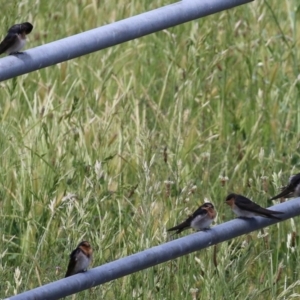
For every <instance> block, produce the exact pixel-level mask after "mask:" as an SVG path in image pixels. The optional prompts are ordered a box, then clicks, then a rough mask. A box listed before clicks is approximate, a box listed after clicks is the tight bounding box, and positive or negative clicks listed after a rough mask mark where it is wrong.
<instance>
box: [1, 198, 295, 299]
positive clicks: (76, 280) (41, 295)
mask: <svg viewBox="0 0 300 300" xmlns="http://www.w3.org/2000/svg"><path fill="white" fill-rule="evenodd" d="M271 209H272V210H278V211H282V212H285V214H283V215H280V217H282V221H283V220H286V219H289V218H293V217H296V216H298V215H299V214H300V198H296V199H293V200H290V201H287V202H284V203H281V204H277V205H275V206H273V207H272V208H271ZM277 222H278V221H277V220H272V219H266V218H262V217H255V218H251V219H234V220H232V221H229V222H226V223H223V224H220V225H217V226H214V227H212V228H211V229H210V230H207V231H201V232H198V233H194V234H190V235H188V236H185V237H183V238H179V239H176V240H173V241H171V242H168V243H165V244H162V245H160V246H156V247H153V248H150V249H147V250H145V251H142V252H139V253H136V254H133V255H130V256H127V257H124V258H121V259H118V260H115V261H112V262H110V263H107V264H104V265H102V266H100V267H97V268H94V269H91V270H89V271H88V272H86V273H82V274H77V275H74V276H71V277H68V278H64V279H61V280H58V281H55V282H52V283H49V284H46V285H44V286H41V287H38V288H36V289H33V290H30V291H27V292H24V293H22V294H19V295H16V296H13V297H10V298H7V300H8V299H9V300H46V299H47V300H52V299H59V298H61V297H65V296H68V295H71V294H74V293H77V292H80V291H83V290H85V289H88V288H91V287H93V286H96V285H100V284H103V283H105V282H108V281H111V280H114V279H117V278H120V277H122V276H126V275H129V274H132V273H135V272H138V271H141V270H143V269H146V268H149V267H152V266H155V265H157V264H160V263H163V262H166V261H169V260H171V259H175V258H177V257H180V256H183V255H186V254H189V253H191V252H194V251H198V250H201V249H204V248H207V247H210V246H212V245H215V244H218V243H221V242H224V241H227V240H229V239H232V238H235V237H237V236H240V235H242V234H246V233H250V232H252V231H254V230H257V229H261V228H264V227H267V226H270V225H273V224H275V223H277Z"/></svg>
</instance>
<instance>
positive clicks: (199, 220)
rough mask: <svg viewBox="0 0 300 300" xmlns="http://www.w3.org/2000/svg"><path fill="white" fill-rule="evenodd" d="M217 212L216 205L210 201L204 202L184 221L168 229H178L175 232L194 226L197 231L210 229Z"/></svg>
mask: <svg viewBox="0 0 300 300" xmlns="http://www.w3.org/2000/svg"><path fill="white" fill-rule="evenodd" d="M216 215H217V213H216V211H215V208H214V206H213V205H212V204H211V203H210V202H206V203H204V204H202V205H201V206H200V207H199V208H198V209H197V210H196V211H195V212H194V213H193V214H192V215H190V216H189V217H188V218H187V219H186V220H185V221H184V222H182V223H180V224H179V225H177V226H175V227H172V228H170V229H168V230H167V231H173V230H176V232H175V233H180V232H181V231H183V230H185V229H188V228H193V229H195V230H197V231H199V230H205V229H208V228H209V226H210V224H211V223H212V221H213V220H214V219H215V217H216Z"/></svg>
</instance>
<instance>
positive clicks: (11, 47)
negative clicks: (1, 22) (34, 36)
mask: <svg viewBox="0 0 300 300" xmlns="http://www.w3.org/2000/svg"><path fill="white" fill-rule="evenodd" d="M32 28H33V26H32V24H30V23H29V22H25V23H22V24H15V25H13V26H12V27H10V28H9V29H8V31H7V35H6V37H5V38H4V40H3V41H2V42H1V43H0V54H2V53H4V52H6V53H7V54H8V55H11V54H21V53H22V52H19V51H20V50H21V49H22V48H23V47H24V46H25V44H26V35H27V34H29V33H30V32H31V31H32Z"/></svg>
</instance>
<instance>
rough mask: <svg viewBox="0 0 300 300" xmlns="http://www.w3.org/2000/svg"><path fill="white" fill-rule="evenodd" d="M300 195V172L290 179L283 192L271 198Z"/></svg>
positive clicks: (282, 189)
mask: <svg viewBox="0 0 300 300" xmlns="http://www.w3.org/2000/svg"><path fill="white" fill-rule="evenodd" d="M299 196H300V173H298V174H296V175H293V176H291V177H290V179H289V183H288V184H287V185H286V186H283V187H282V188H281V193H279V194H278V195H276V196H274V197H273V198H271V199H270V200H275V199H278V198H283V197H285V198H291V197H299Z"/></svg>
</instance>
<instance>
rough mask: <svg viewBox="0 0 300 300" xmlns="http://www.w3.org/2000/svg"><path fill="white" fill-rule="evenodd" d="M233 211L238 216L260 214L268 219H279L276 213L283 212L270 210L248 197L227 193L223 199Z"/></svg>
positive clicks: (247, 216)
mask: <svg viewBox="0 0 300 300" xmlns="http://www.w3.org/2000/svg"><path fill="white" fill-rule="evenodd" d="M225 202H226V204H228V205H229V206H230V207H231V209H232V210H233V212H234V213H235V214H236V215H237V216H238V217H240V218H253V217H255V216H262V217H266V218H270V219H276V220H281V219H280V218H278V217H277V216H274V215H276V214H283V212H281V211H275V210H270V209H266V208H263V207H261V206H260V205H258V204H256V203H255V202H253V201H251V200H250V199H248V198H246V197H244V196H242V195H238V194H233V193H232V194H229V195H228V196H227V197H226V200H225Z"/></svg>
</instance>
